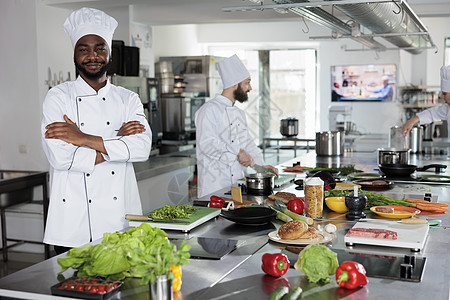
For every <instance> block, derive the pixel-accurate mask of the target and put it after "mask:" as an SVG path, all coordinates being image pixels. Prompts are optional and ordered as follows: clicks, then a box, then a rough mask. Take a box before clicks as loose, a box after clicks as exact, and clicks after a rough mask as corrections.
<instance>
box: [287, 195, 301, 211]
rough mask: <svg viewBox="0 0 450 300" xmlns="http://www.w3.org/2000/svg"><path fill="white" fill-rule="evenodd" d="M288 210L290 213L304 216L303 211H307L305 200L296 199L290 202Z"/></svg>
mask: <svg viewBox="0 0 450 300" xmlns="http://www.w3.org/2000/svg"><path fill="white" fill-rule="evenodd" d="M287 208H288V209H289V210H290V211H292V212H294V213H296V214H299V215H301V214H303V210H304V209H305V203H303V200H302V199H301V198H294V199H291V200H289V202H288V204H287Z"/></svg>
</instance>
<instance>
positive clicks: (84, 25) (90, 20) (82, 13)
mask: <svg viewBox="0 0 450 300" xmlns="http://www.w3.org/2000/svg"><path fill="white" fill-rule="evenodd" d="M117 24H118V23H117V21H116V20H115V19H114V18H113V17H111V16H109V15H107V14H105V13H104V12H103V11H101V10H98V9H95V8H87V7H83V8H80V9H79V10H76V11H74V12H72V13H71V14H70V15H69V16H68V17H67V19H66V21H65V22H64V31H65V32H66V33H67V35H68V36H69V37H70V40H71V41H72V46H73V47H74V48H75V45H76V44H77V42H78V40H79V39H80V38H82V37H83V36H85V35H88V34H95V35H98V36H100V37H101V38H103V39H104V40H105V42H106V43H107V44H108V47H109V51H110V52H111V44H112V37H113V34H114V30H115V29H116V27H117Z"/></svg>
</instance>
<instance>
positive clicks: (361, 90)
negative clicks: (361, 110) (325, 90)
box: [331, 64, 397, 102]
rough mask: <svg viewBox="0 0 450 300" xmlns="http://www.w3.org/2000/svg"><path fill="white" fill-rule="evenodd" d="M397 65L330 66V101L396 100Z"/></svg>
mask: <svg viewBox="0 0 450 300" xmlns="http://www.w3.org/2000/svg"><path fill="white" fill-rule="evenodd" d="M396 87H397V65H395V64H383V65H381V64H380V65H342V66H331V101H333V102H340V101H355V102H358V101H378V102H391V101H395V99H396Z"/></svg>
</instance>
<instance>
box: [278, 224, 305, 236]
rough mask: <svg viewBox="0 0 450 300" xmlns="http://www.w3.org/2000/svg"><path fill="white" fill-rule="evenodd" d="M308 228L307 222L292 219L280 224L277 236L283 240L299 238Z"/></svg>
mask: <svg viewBox="0 0 450 300" xmlns="http://www.w3.org/2000/svg"><path fill="white" fill-rule="evenodd" d="M307 230H308V224H306V223H305V222H303V221H300V220H293V221H289V222H287V223H284V224H283V225H281V227H280V229H278V236H279V237H280V238H282V239H284V240H295V239H298V238H300V237H301V236H302V235H303V234H305V232H306V231H307Z"/></svg>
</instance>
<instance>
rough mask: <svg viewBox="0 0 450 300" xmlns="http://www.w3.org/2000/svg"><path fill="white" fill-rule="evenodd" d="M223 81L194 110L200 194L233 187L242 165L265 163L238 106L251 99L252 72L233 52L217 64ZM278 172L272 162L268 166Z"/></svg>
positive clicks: (241, 171)
mask: <svg viewBox="0 0 450 300" xmlns="http://www.w3.org/2000/svg"><path fill="white" fill-rule="evenodd" d="M217 69H218V71H219V74H220V77H221V79H222V83H223V91H222V94H221V95H216V97H214V99H211V100H210V101H208V102H207V103H205V104H204V105H202V107H201V108H200V109H199V110H198V111H197V113H196V114H195V126H196V128H197V132H196V143H197V146H196V147H197V168H198V197H203V196H205V195H208V194H211V193H213V192H215V191H217V190H219V189H222V188H225V187H231V185H232V184H235V183H236V182H237V180H238V179H240V178H242V177H243V167H248V166H253V165H254V164H255V163H256V164H259V165H264V160H263V157H262V154H261V151H260V149H259V148H258V147H257V146H256V144H255V142H254V141H253V139H252V137H251V136H250V133H249V131H248V128H247V119H246V117H245V113H244V111H242V110H241V109H239V108H237V107H236V106H235V102H236V101H239V102H241V103H243V102H245V101H247V100H248V92H250V91H251V90H252V87H251V85H250V80H251V78H250V73H249V72H248V70H247V68H246V67H245V66H244V64H243V63H242V62H241V60H240V59H239V58H238V57H237V55H233V56H231V57H229V58H226V59H224V60H222V61H220V62H219V63H218V64H217ZM266 167H268V168H271V169H272V170H274V171H275V172H277V173H278V170H277V169H276V168H274V167H272V166H266Z"/></svg>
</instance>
